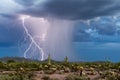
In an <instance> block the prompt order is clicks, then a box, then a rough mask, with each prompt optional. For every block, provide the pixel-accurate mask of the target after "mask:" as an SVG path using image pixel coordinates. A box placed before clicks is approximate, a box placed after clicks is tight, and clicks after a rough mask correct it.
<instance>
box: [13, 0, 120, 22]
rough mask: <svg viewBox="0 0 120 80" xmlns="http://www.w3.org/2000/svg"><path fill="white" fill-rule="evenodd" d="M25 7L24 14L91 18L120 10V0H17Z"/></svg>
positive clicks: (112, 13) (64, 17) (109, 14)
mask: <svg viewBox="0 0 120 80" xmlns="http://www.w3.org/2000/svg"><path fill="white" fill-rule="evenodd" d="M15 1H16V2H17V3H19V4H20V5H23V6H24V7H25V8H24V10H22V11H21V13H23V14H29V15H33V16H45V17H46V16H52V17H56V18H61V19H72V20H78V19H91V18H94V17H99V16H111V15H115V14H118V13H119V12H120V5H119V2H120V1H119V0H41V1H39V0H31V1H28V0H26V1H25V0H15Z"/></svg>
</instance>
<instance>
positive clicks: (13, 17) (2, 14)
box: [0, 13, 18, 19]
mask: <svg viewBox="0 0 120 80" xmlns="http://www.w3.org/2000/svg"><path fill="white" fill-rule="evenodd" d="M0 16H1V17H3V18H8V19H17V18H18V15H16V14H5V13H0Z"/></svg>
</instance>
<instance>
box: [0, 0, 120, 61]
mask: <svg viewBox="0 0 120 80" xmlns="http://www.w3.org/2000/svg"><path fill="white" fill-rule="evenodd" d="M119 3H120V1H119V0H0V57H5V56H20V57H23V53H24V51H25V48H26V49H27V45H29V44H30V38H29V36H28V35H27V34H25V30H24V28H23V25H22V22H21V20H20V18H21V16H22V17H23V16H24V15H27V16H30V17H31V19H30V20H29V21H26V22H27V23H26V25H27V26H31V25H32V26H35V24H36V25H37V24H38V23H36V22H38V18H40V20H41V21H42V20H44V19H47V20H48V21H49V23H50V25H51V23H53V24H54V27H55V26H57V25H58V26H59V27H56V28H57V29H61V30H62V31H63V30H64V29H62V28H65V29H69V28H66V27H65V26H70V25H71V24H72V25H73V28H72V33H71V34H70V35H71V37H67V38H68V39H71V41H68V42H69V43H70V44H72V45H69V46H70V47H72V49H74V50H73V51H74V52H73V53H70V55H69V54H67V55H69V57H70V60H81V61H96V60H106V58H108V59H109V60H111V61H113V62H116V61H120V59H118V56H120V49H119V46H120V5H119ZM36 18H37V19H36ZM27 20H28V19H27ZM63 22H65V23H64V24H62V23H63ZM28 23H29V24H28ZM46 23H47V21H46ZM46 23H45V24H46ZM55 23H56V24H57V25H55ZM41 24H42V23H41ZM61 24H62V25H61ZM66 24H68V25H66ZM38 25H39V24H38ZM42 25H43V26H45V25H44V24H42ZM61 26H63V27H62V28H60V27H61ZM48 27H49V26H48ZM40 29H41V31H40V32H42V30H43V32H44V31H45V30H46V29H47V28H40ZM51 29H52V30H51V32H52V31H54V32H53V33H50V34H51V35H54V33H55V30H56V31H57V29H55V28H51ZM35 30H37V29H35ZM62 31H58V33H59V35H60V34H61V33H64V32H62ZM29 32H30V33H31V35H33V34H34V33H35V32H33V29H29ZM41 34H42V33H41ZM65 34H66V33H65ZM63 35H64V34H63ZM54 36H57V35H54ZM68 36H69V35H68ZM51 38H52V37H51ZM56 38H58V37H56ZM60 38H66V37H65V36H64V37H60ZM49 39H50V38H49ZM54 39H55V38H54ZM50 40H51V42H50V43H51V44H49V45H52V42H54V40H52V39H50ZM56 40H58V39H56ZM59 41H62V39H60V40H59ZM48 42H49V41H48ZM63 42H64V41H63ZM65 42H67V39H65ZM57 43H58V42H56V43H54V44H57ZM62 44H64V43H62ZM67 44H68V43H67ZM46 45H47V46H48V43H47V44H46ZM46 45H45V46H46ZM59 45H60V44H57V46H59ZM52 46H54V45H52ZM64 46H65V45H64ZM49 47H50V46H49ZM54 47H56V45H55V46H54ZM66 47H68V46H66ZM46 49H47V48H46ZM46 49H45V50H46ZM50 49H51V48H50ZM65 49H67V48H65ZM57 50H58V49H57ZM61 50H63V49H62V48H61V49H60V50H58V51H61ZM58 51H53V52H56V53H55V54H56V55H55V56H54V57H53V58H55V59H58V60H59V59H60V60H61V58H59V56H60V55H63V54H62V53H61V54H60V53H59V55H58V54H57V52H58ZM64 52H66V50H65V51H64ZM64 52H63V53H64ZM67 52H69V51H67ZM57 55H58V56H57ZM112 55H114V56H112ZM56 56H57V57H56ZM64 56H65V55H64ZM72 56H74V57H72ZM62 57H63V56H62Z"/></svg>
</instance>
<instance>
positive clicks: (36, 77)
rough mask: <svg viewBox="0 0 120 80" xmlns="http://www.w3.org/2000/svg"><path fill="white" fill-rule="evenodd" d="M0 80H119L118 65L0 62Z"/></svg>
mask: <svg viewBox="0 0 120 80" xmlns="http://www.w3.org/2000/svg"><path fill="white" fill-rule="evenodd" d="M0 80H120V63H111V62H109V61H105V62H69V61H68V57H65V59H64V61H61V62H57V61H53V60H51V58H50V55H49V56H48V59H47V60H45V61H42V62H40V61H31V62H25V61H21V62H18V61H15V60H8V61H5V62H4V61H0Z"/></svg>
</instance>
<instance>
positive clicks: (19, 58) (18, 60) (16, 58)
mask: <svg viewBox="0 0 120 80" xmlns="http://www.w3.org/2000/svg"><path fill="white" fill-rule="evenodd" d="M8 60H14V61H16V62H23V61H24V62H38V60H32V59H26V58H23V57H3V58H0V61H3V62H7V61H8Z"/></svg>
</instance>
